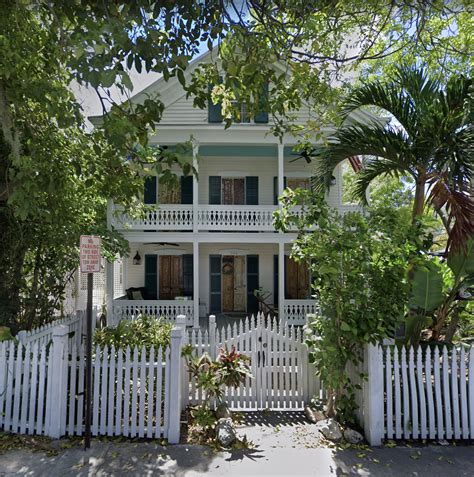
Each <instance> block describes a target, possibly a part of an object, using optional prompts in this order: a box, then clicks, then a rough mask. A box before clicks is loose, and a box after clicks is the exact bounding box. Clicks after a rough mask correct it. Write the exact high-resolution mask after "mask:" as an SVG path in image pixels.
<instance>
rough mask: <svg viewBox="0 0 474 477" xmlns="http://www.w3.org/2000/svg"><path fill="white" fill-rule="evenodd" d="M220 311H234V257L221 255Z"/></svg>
mask: <svg viewBox="0 0 474 477" xmlns="http://www.w3.org/2000/svg"><path fill="white" fill-rule="evenodd" d="M222 311H224V312H226V311H234V257H233V256H231V255H225V256H223V257H222Z"/></svg>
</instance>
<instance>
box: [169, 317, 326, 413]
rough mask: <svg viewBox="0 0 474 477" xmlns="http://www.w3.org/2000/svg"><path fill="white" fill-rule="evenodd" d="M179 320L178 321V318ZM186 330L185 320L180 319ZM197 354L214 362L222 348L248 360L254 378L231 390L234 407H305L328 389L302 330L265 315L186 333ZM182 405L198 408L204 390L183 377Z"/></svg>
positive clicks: (227, 397) (228, 396)
mask: <svg viewBox="0 0 474 477" xmlns="http://www.w3.org/2000/svg"><path fill="white" fill-rule="evenodd" d="M178 320H180V319H179V318H178ZM178 325H180V326H182V327H183V322H182V321H178ZM185 339H186V342H187V343H189V344H191V345H192V347H193V350H194V353H195V355H196V356H200V355H202V354H203V353H204V352H207V353H208V354H210V356H211V357H212V358H215V357H216V356H217V355H218V353H219V348H226V349H227V350H229V351H230V350H231V348H232V347H235V349H236V351H237V352H239V353H242V354H244V355H246V356H248V357H249V358H250V363H249V364H250V368H251V373H252V378H250V377H247V378H246V379H245V382H244V383H242V384H241V385H240V386H239V388H237V389H234V388H227V389H226V390H225V401H226V402H227V404H228V405H229V407H230V408H231V409H235V410H256V409H267V408H271V409H282V410H283V409H287V410H288V409H293V410H297V409H303V408H304V406H305V404H306V403H307V402H308V401H309V400H310V398H311V397H312V396H315V395H316V396H318V397H320V398H323V397H324V388H323V386H322V383H321V382H320V380H319V377H318V376H317V375H316V372H315V370H314V369H312V366H311V365H310V364H309V362H308V351H307V348H306V345H305V344H304V343H303V334H302V328H300V327H295V326H286V325H283V324H282V323H281V322H279V321H277V320H276V318H273V319H271V318H270V317H264V315H263V314H258V315H257V316H256V317H254V316H252V317H250V318H248V317H247V318H246V319H245V320H239V321H238V323H237V322H236V323H234V325H233V326H231V325H228V326H227V327H225V328H224V327H222V328H218V327H217V326H216V320H215V316H212V315H211V316H210V318H209V329H208V330H205V331H202V330H201V329H190V330H189V331H188V332H187V333H186V335H185ZM183 379H184V382H183V389H184V391H183V394H182V396H183V402H182V407H183V408H185V407H186V406H187V405H188V404H192V405H196V404H200V403H202V402H203V400H204V396H203V394H202V391H201V390H200V389H198V388H197V386H196V382H195V380H194V379H192V378H190V377H189V376H187V373H185V375H184V377H183Z"/></svg>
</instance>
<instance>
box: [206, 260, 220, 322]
mask: <svg viewBox="0 0 474 477" xmlns="http://www.w3.org/2000/svg"><path fill="white" fill-rule="evenodd" d="M209 271H210V280H209V284H210V286H209V291H210V306H209V311H210V312H211V313H220V312H221V296H222V292H221V289H222V283H221V256H220V255H210V256H209Z"/></svg>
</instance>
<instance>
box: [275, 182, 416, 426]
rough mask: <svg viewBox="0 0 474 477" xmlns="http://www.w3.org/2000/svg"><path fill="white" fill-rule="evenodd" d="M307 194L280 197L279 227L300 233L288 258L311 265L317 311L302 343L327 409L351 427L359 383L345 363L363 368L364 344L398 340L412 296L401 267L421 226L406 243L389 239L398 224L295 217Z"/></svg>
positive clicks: (326, 214)
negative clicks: (292, 227)
mask: <svg viewBox="0 0 474 477" xmlns="http://www.w3.org/2000/svg"><path fill="white" fill-rule="evenodd" d="M309 193H310V192H308V191H301V190H297V191H291V190H287V191H285V193H284V195H283V197H282V201H283V210H282V211H281V213H278V214H277V221H276V223H277V225H278V226H279V227H280V228H283V229H284V230H285V229H286V228H288V227H289V226H290V225H296V226H297V227H298V229H299V234H298V237H297V239H296V240H295V242H294V245H293V249H292V257H293V258H294V259H295V260H304V261H306V262H310V263H311V273H312V276H313V291H314V298H315V300H317V302H318V304H319V305H320V309H321V312H320V313H318V314H316V315H315V316H314V317H313V319H312V321H311V322H310V323H309V324H308V326H307V334H306V337H307V339H306V342H307V344H308V346H309V357H310V360H311V361H312V362H314V363H316V369H318V373H319V374H320V376H321V379H322V380H323V381H324V383H325V386H326V389H327V403H326V406H327V408H326V411H327V413H328V415H337V416H338V418H339V419H341V420H342V421H351V420H353V412H354V410H355V408H356V403H355V391H356V388H357V386H359V384H358V383H357V382H353V381H352V380H351V376H350V374H349V372H348V365H349V364H350V363H353V364H355V365H357V364H358V363H360V361H361V359H362V356H361V352H362V350H363V348H364V345H366V344H367V343H376V342H380V341H382V340H383V339H384V338H387V337H393V336H394V335H395V333H396V330H397V328H398V327H399V326H400V324H401V323H402V321H403V318H404V314H405V311H406V303H407V298H408V293H409V284H408V280H407V274H406V263H407V260H409V259H410V258H411V257H412V255H416V254H417V253H418V250H419V249H420V248H423V244H422V243H418V237H419V235H420V231H419V230H418V225H414V226H412V230H411V235H412V236H413V240H409V241H407V240H406V235H397V234H393V233H392V231H393V229H396V228H397V223H396V222H393V223H392V225H391V226H390V224H389V223H388V222H384V223H383V224H382V226H379V222H378V221H377V220H376V219H374V218H372V217H364V216H362V215H361V214H359V213H350V214H346V215H345V216H340V215H338V214H337V212H335V211H331V210H329V209H328V207H327V206H325V205H324V204H317V205H311V206H309V207H308V208H306V209H305V210H304V212H305V213H304V214H302V215H300V214H294V213H292V209H293V208H294V206H295V205H297V204H299V203H300V202H301V200H300V198H301V195H305V194H309ZM311 228H313V229H315V230H314V231H313V232H307V230H309V229H311Z"/></svg>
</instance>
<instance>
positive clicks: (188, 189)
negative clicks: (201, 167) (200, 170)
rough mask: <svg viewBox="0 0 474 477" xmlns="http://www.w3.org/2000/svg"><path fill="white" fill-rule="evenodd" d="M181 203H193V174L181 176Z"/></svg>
mask: <svg viewBox="0 0 474 477" xmlns="http://www.w3.org/2000/svg"><path fill="white" fill-rule="evenodd" d="M181 203H182V204H192V203H193V176H182V177H181Z"/></svg>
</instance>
